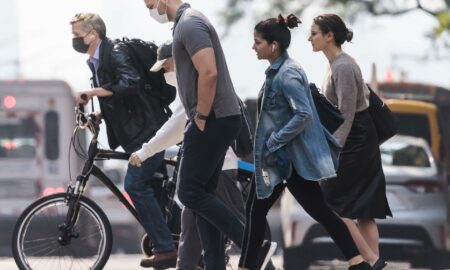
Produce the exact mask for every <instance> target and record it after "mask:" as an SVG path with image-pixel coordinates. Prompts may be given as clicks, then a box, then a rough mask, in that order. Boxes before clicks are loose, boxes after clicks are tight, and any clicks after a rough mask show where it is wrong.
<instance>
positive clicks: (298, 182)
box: [239, 170, 359, 269]
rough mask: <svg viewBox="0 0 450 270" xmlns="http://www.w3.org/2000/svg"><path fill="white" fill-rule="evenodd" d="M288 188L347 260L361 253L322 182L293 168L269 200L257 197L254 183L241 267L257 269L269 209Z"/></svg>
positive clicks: (247, 207) (248, 203)
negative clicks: (326, 196)
mask: <svg viewBox="0 0 450 270" xmlns="http://www.w3.org/2000/svg"><path fill="white" fill-rule="evenodd" d="M285 187H287V188H288V189H289V191H290V192H291V193H292V195H293V196H294V197H295V199H296V200H297V201H298V202H299V203H300V205H301V206H302V207H303V208H304V209H305V211H306V212H307V213H308V214H309V215H310V216H311V217H312V218H314V219H315V220H316V221H317V222H319V223H320V224H322V226H324V228H325V230H327V231H328V233H329V234H330V236H331V238H332V239H333V240H334V242H335V243H336V244H337V245H338V246H339V248H340V249H341V251H342V252H343V253H344V256H345V258H346V259H347V260H349V259H351V258H353V257H355V256H357V255H359V252H358V249H357V248H356V245H355V243H354V241H353V239H352V237H351V235H350V231H349V230H348V228H347V226H346V225H345V224H344V222H343V221H342V220H341V218H340V217H338V216H337V215H336V214H335V213H334V212H333V211H332V210H330V208H329V207H328V206H327V204H326V203H325V200H324V199H323V195H322V190H321V189H320V186H319V183H318V182H316V181H308V180H305V179H303V178H302V177H300V176H299V175H298V174H297V172H296V171H295V170H294V171H293V172H292V176H291V177H290V178H289V179H288V180H287V183H282V184H279V185H277V186H276V187H275V188H274V190H273V193H272V194H271V195H270V197H268V198H266V199H261V200H259V199H257V197H256V192H255V184H254V183H253V184H252V187H251V188H250V194H249V197H248V200H247V206H246V212H247V222H246V224H245V231H244V240H243V243H242V250H241V258H240V260H239V266H241V267H245V268H250V269H254V267H255V264H256V259H257V255H258V250H259V248H260V247H261V244H262V242H263V239H264V230H265V228H264V226H261V224H264V222H265V220H266V215H267V212H268V211H269V209H270V208H271V207H272V205H273V204H274V203H275V201H276V200H277V199H278V197H279V196H280V195H281V193H282V192H283V190H284V188H285Z"/></svg>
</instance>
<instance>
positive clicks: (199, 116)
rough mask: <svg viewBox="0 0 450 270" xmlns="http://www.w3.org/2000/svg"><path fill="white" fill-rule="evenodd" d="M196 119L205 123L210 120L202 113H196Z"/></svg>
mask: <svg viewBox="0 0 450 270" xmlns="http://www.w3.org/2000/svg"><path fill="white" fill-rule="evenodd" d="M194 117H195V118H197V119H199V120H203V121H206V120H207V119H208V116H207V115H204V114H202V113H200V112H195V115H194Z"/></svg>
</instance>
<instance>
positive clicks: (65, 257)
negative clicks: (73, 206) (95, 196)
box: [12, 193, 112, 270]
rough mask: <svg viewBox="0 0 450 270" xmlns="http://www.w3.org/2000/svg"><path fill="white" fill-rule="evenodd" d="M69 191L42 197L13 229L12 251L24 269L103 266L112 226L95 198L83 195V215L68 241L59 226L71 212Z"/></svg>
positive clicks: (81, 203) (81, 211)
mask: <svg viewBox="0 0 450 270" xmlns="http://www.w3.org/2000/svg"><path fill="white" fill-rule="evenodd" d="M65 197H66V194H65V193H60V194H53V195H50V196H47V197H44V198H41V199H39V200H37V201H36V202H34V203H33V204H31V205H30V206H29V207H28V208H26V209H25V210H24V212H23V213H22V215H21V216H20V217H19V219H18V221H17V223H16V226H15V228H14V232H13V242H12V249H13V250H12V251H13V256H14V260H15V261H16V264H17V266H18V267H19V268H20V269H21V270H22V269H23V270H25V269H27V270H28V269H33V270H40V269H42V270H44V269H45V270H52V269H73V270H75V269H102V268H103V266H104V265H105V264H106V262H107V260H108V258H109V255H110V253H111V247H112V231H111V225H110V223H109V221H108V219H107V218H106V215H105V214H104V212H103V211H102V210H101V209H100V207H98V206H97V205H96V204H95V203H94V202H93V201H91V200H90V199H88V198H86V197H83V196H82V197H81V199H80V202H79V206H80V210H79V214H78V219H77V222H76V224H75V225H74V228H73V235H72V236H71V237H70V239H68V241H61V240H60V239H59V237H60V236H61V235H62V232H61V230H60V229H59V226H60V225H61V224H64V221H65V219H66V215H67V211H68V208H69V206H68V203H67V202H66V200H65Z"/></svg>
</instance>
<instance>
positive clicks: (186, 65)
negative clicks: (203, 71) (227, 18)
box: [173, 8, 240, 118]
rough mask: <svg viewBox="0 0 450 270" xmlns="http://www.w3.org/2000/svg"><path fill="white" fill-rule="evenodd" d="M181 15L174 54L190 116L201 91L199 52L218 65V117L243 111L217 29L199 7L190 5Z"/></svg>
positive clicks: (177, 27) (184, 103)
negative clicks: (196, 58)
mask: <svg viewBox="0 0 450 270" xmlns="http://www.w3.org/2000/svg"><path fill="white" fill-rule="evenodd" d="M179 15H180V16H179V19H178V21H177V23H176V27H175V29H174V32H173V56H174V59H175V66H176V67H177V79H178V83H179V87H180V88H179V91H180V97H181V100H182V102H183V105H184V107H185V108H186V113H187V115H188V116H189V117H190V118H192V117H194V115H195V112H196V109H197V100H198V97H197V94H198V92H197V89H198V90H200V89H199V88H200V84H197V82H198V83H201V81H199V79H200V78H199V73H198V71H197V69H198V68H202V67H196V66H195V62H194V61H193V60H194V59H193V58H194V57H196V56H195V55H196V53H198V52H200V54H207V53H209V54H210V59H209V61H210V63H208V64H209V65H211V66H213V65H215V66H216V70H217V81H216V85H215V86H216V89H215V92H216V93H215V96H214V100H213V103H212V107H211V109H212V110H213V111H214V113H215V115H216V117H218V118H220V117H225V116H230V115H236V114H240V109H239V103H238V100H237V98H236V94H235V92H234V88H233V83H232V82H231V78H230V74H229V73H228V67H227V63H226V61H225V56H224V54H223V51H222V46H221V45H220V41H219V37H218V35H217V33H216V31H215V29H214V28H213V26H212V25H211V23H210V22H209V21H208V19H207V18H206V17H205V16H204V15H203V14H201V13H200V12H198V11H196V10H193V9H190V8H189V9H187V10H186V11H185V12H183V13H181V12H180V13H179ZM177 18H178V17H177ZM202 49H205V50H204V52H201V51H202ZM191 59H192V60H191ZM206 67H207V66H206V65H205V68H206ZM211 75H214V74H211ZM197 86H198V88H197ZM211 88H212V87H211ZM207 91H214V89H207Z"/></svg>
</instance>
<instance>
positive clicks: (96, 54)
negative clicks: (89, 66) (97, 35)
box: [89, 40, 102, 63]
mask: <svg viewBox="0 0 450 270" xmlns="http://www.w3.org/2000/svg"><path fill="white" fill-rule="evenodd" d="M101 44H102V40H100V42H99V43H98V45H97V48H96V49H95V52H94V55H93V56H91V57H89V61H91V62H92V61H97V63H98V61H99V60H100V45H101Z"/></svg>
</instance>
